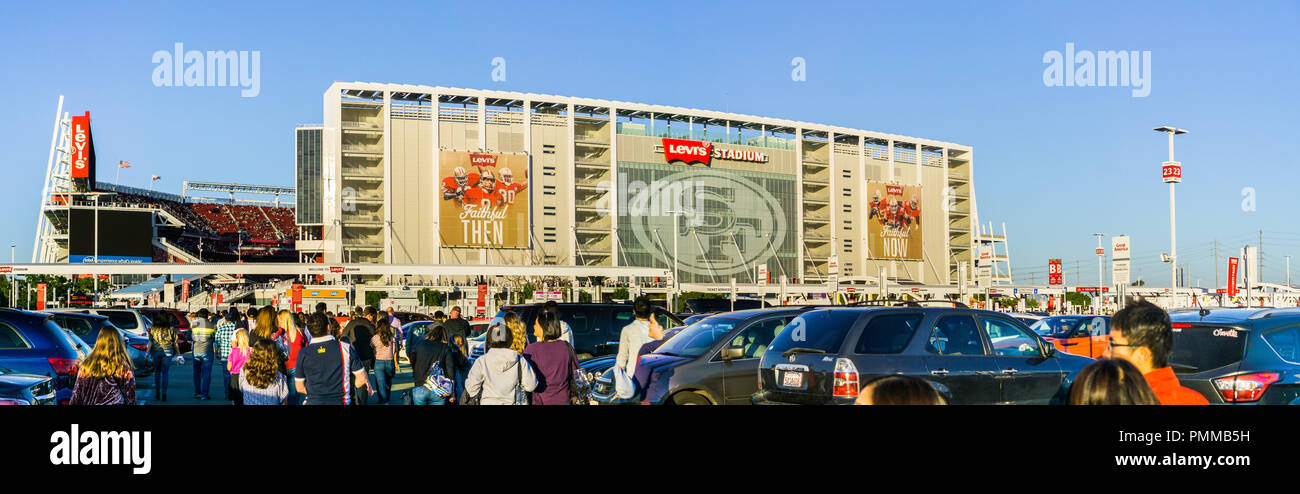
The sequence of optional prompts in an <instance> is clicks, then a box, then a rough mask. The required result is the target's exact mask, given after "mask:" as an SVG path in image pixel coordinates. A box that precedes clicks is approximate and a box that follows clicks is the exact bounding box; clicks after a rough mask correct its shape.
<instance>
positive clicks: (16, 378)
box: [0, 367, 57, 405]
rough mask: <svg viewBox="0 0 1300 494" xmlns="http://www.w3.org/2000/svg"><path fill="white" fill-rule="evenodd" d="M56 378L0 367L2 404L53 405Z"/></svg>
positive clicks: (0, 396)
mask: <svg viewBox="0 0 1300 494" xmlns="http://www.w3.org/2000/svg"><path fill="white" fill-rule="evenodd" d="M55 394H56V393H55V387H54V379H51V378H49V377H46V376H40V375H36V374H21V373H18V372H14V371H13V370H12V369H9V368H6V367H0V405H53V404H55V403H56V402H57V401H56V400H55Z"/></svg>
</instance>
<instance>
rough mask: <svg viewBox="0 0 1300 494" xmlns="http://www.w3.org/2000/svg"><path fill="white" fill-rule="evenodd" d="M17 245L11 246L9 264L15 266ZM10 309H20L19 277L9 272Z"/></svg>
mask: <svg viewBox="0 0 1300 494" xmlns="http://www.w3.org/2000/svg"><path fill="white" fill-rule="evenodd" d="M14 247H15V244H9V264H13V263H14V261H15V260H16V259H17V257H14ZM9 307H13V308H15V309H16V308H18V275H16V274H14V273H13V271H10V272H9Z"/></svg>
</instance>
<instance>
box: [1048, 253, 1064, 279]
mask: <svg viewBox="0 0 1300 494" xmlns="http://www.w3.org/2000/svg"><path fill="white" fill-rule="evenodd" d="M1064 283H1065V281H1064V280H1063V279H1062V272H1061V260H1060V259H1048V260H1047V284H1048V285H1061V284H1064Z"/></svg>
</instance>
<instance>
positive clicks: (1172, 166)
mask: <svg viewBox="0 0 1300 494" xmlns="http://www.w3.org/2000/svg"><path fill="white" fill-rule="evenodd" d="M1153 130H1155V131H1156V132H1164V133H1166V134H1169V161H1166V162H1164V163H1163V165H1164V166H1163V167H1162V170H1161V175H1162V176H1163V177H1164V181H1165V183H1167V184H1169V258H1170V259H1169V287H1170V288H1171V289H1175V288H1178V233H1177V230H1176V225H1177V222H1176V221H1175V220H1174V184H1176V183H1178V182H1182V181H1183V166H1182V164H1181V163H1179V162H1177V161H1174V136H1176V135H1179V134H1186V133H1187V130H1185V129H1179V128H1176V127H1172V126H1168V125H1166V126H1163V127H1156V128H1155V129H1153Z"/></svg>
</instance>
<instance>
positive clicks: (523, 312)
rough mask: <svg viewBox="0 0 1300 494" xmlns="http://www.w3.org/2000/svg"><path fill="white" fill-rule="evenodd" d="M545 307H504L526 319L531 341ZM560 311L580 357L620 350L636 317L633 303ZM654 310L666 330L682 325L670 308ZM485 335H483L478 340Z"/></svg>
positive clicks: (568, 306) (566, 307)
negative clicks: (626, 329)
mask: <svg viewBox="0 0 1300 494" xmlns="http://www.w3.org/2000/svg"><path fill="white" fill-rule="evenodd" d="M541 307H542V304H529V305H509V306H506V307H502V308H501V310H502V311H509V312H514V313H515V314H518V315H519V317H520V318H521V319H523V321H524V327H525V328H527V332H528V340H529V342H530V343H531V342H532V340H533V339H534V336H533V322H534V321H536V320H537V311H538V310H540V309H541ZM559 310H560V320H561V321H564V322H565V323H568V325H569V329H571V330H573V349H574V351H575V352H577V357H578V360H586V359H588V358H591V357H596V356H600V355H608V354H612V353H615V352H617V351H618V337H619V335H620V334H621V333H622V332H623V326H627V325H628V324H631V323H632V321H635V320H636V316H635V315H633V314H632V304H583V303H571V304H559ZM654 310H655V313H654V318H655V320H656V321H659V325H660V326H663V328H664V329H665V330H668V329H672V328H675V327H677V326H681V325H682V320H681V319H680V318H678V317H677V316H675V315H673V314H672V313H671V312H668V310H667V309H665V308H663V307H659V306H657V305H656V306H655V308H654ZM497 315H498V316H500V315H501V314H497ZM481 338H482V336H481V335H480V336H479V337H478V338H475V339H481ZM470 353H471V354H472V355H471V357H474V358H476V357H478V355H481V354H482V351H480V350H477V349H475V348H471V351H470Z"/></svg>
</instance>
